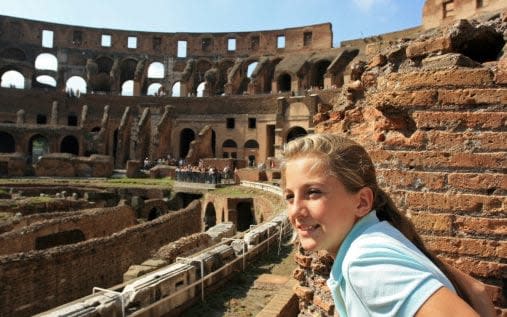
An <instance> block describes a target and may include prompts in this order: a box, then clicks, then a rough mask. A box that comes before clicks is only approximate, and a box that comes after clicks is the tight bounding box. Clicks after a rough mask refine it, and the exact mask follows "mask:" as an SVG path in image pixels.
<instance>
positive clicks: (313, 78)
mask: <svg viewBox="0 0 507 317" xmlns="http://www.w3.org/2000/svg"><path fill="white" fill-rule="evenodd" d="M329 65H331V62H330V61H328V60H320V61H318V62H316V63H314V64H313V65H312V69H311V71H310V86H311V87H317V88H324V75H325V74H326V72H327V68H328V67H329Z"/></svg>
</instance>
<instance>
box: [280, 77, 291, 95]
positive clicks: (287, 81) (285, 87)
mask: <svg viewBox="0 0 507 317" xmlns="http://www.w3.org/2000/svg"><path fill="white" fill-rule="evenodd" d="M278 90H279V91H281V92H286V91H291V78H290V75H289V74H282V75H280V77H278Z"/></svg>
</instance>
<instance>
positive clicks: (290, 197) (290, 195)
mask: <svg viewBox="0 0 507 317" xmlns="http://www.w3.org/2000/svg"><path fill="white" fill-rule="evenodd" d="M293 198H294V194H285V201H287V202H290V201H291V200H292V199H293Z"/></svg>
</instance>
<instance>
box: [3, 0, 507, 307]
mask: <svg viewBox="0 0 507 317" xmlns="http://www.w3.org/2000/svg"><path fill="white" fill-rule="evenodd" d="M422 17H423V22H422V25H421V26H418V27H414V28H410V29H405V30H399V31H396V32H392V33H387V34H380V35H376V36H372V37H367V38H360V39H355V40H348V41H343V42H341V43H340V45H339V47H333V44H332V43H333V32H332V26H331V24H330V23H322V24H316V25H308V26H300V27H294V28H286V29H278V30H269V31H255V32H234V31H231V32H227V33H165V32H140V31H133V30H114V29H106V28H100V29H98V28H91V27H82V26H75V25H63V24H55V23H49V22H43V21H34V20H27V19H22V18H15V17H9V16H0V30H1V31H0V78H1V81H0V84H1V86H2V88H0V176H1V178H0V281H2V282H1V283H0V316H31V315H34V314H40V316H126V315H129V316H178V315H179V314H180V313H181V312H183V311H184V310H185V309H186V308H188V307H189V306H190V305H192V303H195V302H196V301H197V302H198V301H199V300H200V297H201V295H202V296H203V298H204V293H205V291H207V292H210V291H211V290H214V289H219V288H220V286H221V284H223V283H224V281H227V280H228V279H229V278H230V276H231V275H233V274H235V272H237V271H241V270H242V269H243V270H244V269H245V265H246V264H248V263H251V262H253V261H254V260H255V259H256V258H259V257H262V256H263V254H264V252H265V251H266V250H267V252H269V251H270V248H271V249H273V248H274V247H273V246H275V245H282V244H285V243H286V241H287V240H288V239H289V238H290V230H289V227H290V226H289V225H288V222H287V218H286V216H284V213H283V211H284V205H283V201H282V199H281V197H280V188H279V181H280V165H279V164H280V162H279V155H280V151H281V149H282V148H283V146H284V144H285V143H287V142H288V141H290V140H292V139H294V138H297V137H300V136H302V135H306V134H311V133H321V132H334V133H340V134H343V135H346V136H348V137H350V138H352V139H355V140H357V141H358V142H359V143H361V144H362V145H364V146H365V147H366V148H367V149H368V151H369V153H370V155H371V157H372V159H373V160H374V163H375V165H376V168H377V173H378V177H379V182H380V185H381V186H382V187H383V188H384V189H385V190H386V191H387V192H388V193H390V194H391V196H392V197H393V199H394V200H395V203H396V204H397V205H398V206H399V207H400V209H401V210H404V211H405V212H406V213H407V215H409V217H410V219H411V221H412V222H413V224H414V225H415V227H416V228H417V230H418V232H419V233H420V234H421V235H422V237H423V239H424V241H425V243H426V245H427V246H428V248H429V249H430V250H431V251H432V252H434V253H435V254H437V255H438V257H439V258H440V259H442V260H443V261H444V262H446V263H449V264H451V265H453V266H454V267H457V268H459V269H460V270H462V271H463V272H466V273H468V274H470V275H472V276H473V277H475V278H477V279H479V280H481V281H482V282H484V283H485V285H486V286H487V291H488V294H489V295H490V297H491V299H492V301H493V303H494V305H495V307H496V310H497V313H498V315H499V316H507V291H506V290H507V286H506V283H507V280H506V279H507V242H506V237H507V212H506V210H507V208H506V205H507V176H506V171H507V156H506V152H507V142H506V140H507V137H506V133H507V44H506V41H507V4H506V3H505V1H502V0H480V1H479V0H426V2H425V5H424V8H423V12H422ZM5 74H10V75H11V76H15V77H17V78H22V80H21V82H22V84H21V85H18V86H16V85H14V84H9V83H7V84H6V83H5V81H6V78H7V77H5ZM16 88H18V89H16ZM295 249H296V250H295V255H294V256H293V258H294V259H295V263H294V265H295V266H296V267H297V268H296V269H295V270H294V272H293V274H292V278H291V279H290V280H289V282H287V285H289V284H290V285H291V286H290V288H288V289H290V291H288V292H287V294H285V293H284V292H277V291H273V293H279V294H273V296H275V297H276V296H279V295H280V296H281V294H282V293H284V294H285V297H283V296H282V297H283V298H282V299H280V300H279V301H278V302H280V301H283V302H284V303H285V304H284V305H281V306H280V307H279V308H277V309H278V312H273V311H269V309H268V308H269V306H271V307H272V309H275V308H273V307H275V306H276V305H275V304H269V305H266V308H265V309H264V310H263V311H261V312H259V313H258V315H257V316H274V315H277V316H296V315H298V316H315V315H319V316H336V315H337V313H336V312H335V307H334V305H333V301H332V298H331V294H330V292H329V290H328V289H327V288H325V287H324V288H323V287H318V285H322V284H323V282H324V281H325V280H326V278H327V276H328V275H329V270H330V267H331V264H332V258H330V257H329V255H327V254H325V253H322V252H307V251H304V250H302V249H298V248H297V247H295ZM276 307H277V306H276Z"/></svg>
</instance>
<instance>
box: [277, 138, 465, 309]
mask: <svg viewBox="0 0 507 317" xmlns="http://www.w3.org/2000/svg"><path fill="white" fill-rule="evenodd" d="M282 157H283V159H282V165H281V168H282V188H284V187H285V172H286V164H287V162H288V161H290V160H294V159H298V158H301V157H316V158H318V161H317V162H316V163H315V165H314V167H313V168H319V170H321V171H324V172H325V173H327V174H329V175H331V176H333V177H336V178H337V179H338V180H339V181H341V182H342V183H343V184H344V186H345V188H346V189H347V190H348V191H349V192H351V193H355V192H357V191H359V190H360V189H361V188H363V187H369V188H370V189H371V190H372V191H373V195H374V202H373V209H375V210H376V212H377V217H378V218H379V220H381V221H383V220H385V221H388V222H389V223H390V224H391V225H393V226H394V227H395V228H396V229H398V230H399V231H400V232H401V233H402V234H403V235H404V236H405V237H407V239H409V240H410V241H411V242H412V243H413V244H414V245H416V246H417V248H418V249H419V250H420V251H421V252H422V253H424V255H426V256H427V257H428V258H429V259H430V260H431V261H432V262H433V263H435V265H437V266H438V267H439V269H440V270H441V271H442V272H443V273H444V274H445V275H446V276H447V277H448V278H449V280H450V281H451V283H452V284H453V286H454V288H455V289H456V291H457V293H458V295H459V296H460V297H461V298H463V299H464V300H465V301H466V302H468V303H470V301H469V299H468V297H467V296H465V293H464V292H463V290H462V289H461V288H460V287H459V286H458V284H457V283H456V278H455V277H454V275H453V274H452V273H451V272H450V271H449V270H448V269H447V267H446V266H445V265H444V264H443V263H442V262H441V261H440V260H439V259H438V258H437V257H436V256H435V255H433V254H432V253H431V252H430V251H429V250H428V249H426V247H425V246H424V243H423V241H422V239H421V237H420V236H419V235H418V234H417V232H416V230H415V227H414V225H413V224H412V223H411V222H410V220H409V219H408V218H407V217H406V216H405V215H404V214H402V213H401V212H400V211H399V210H398V208H397V207H396V205H395V204H394V202H393V201H392V200H391V198H390V197H389V195H388V194H386V193H385V192H384V191H383V190H382V189H381V188H380V187H379V186H378V184H377V177H376V172H375V166H374V165H373V162H372V160H371V158H370V156H369V155H368V153H367V152H366V150H365V149H364V148H363V147H362V146H361V145H359V144H358V143H356V142H354V141H352V140H351V139H348V138H345V137H343V136H340V135H337V134H310V135H307V136H304V137H300V138H297V139H294V140H292V141H290V142H289V143H287V144H286V145H285V148H284V150H283V153H282Z"/></svg>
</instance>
